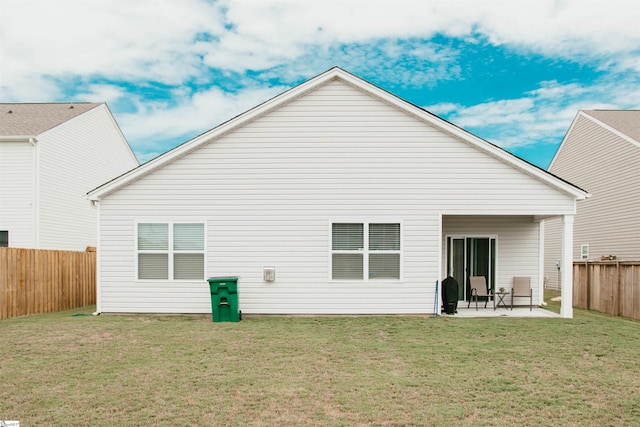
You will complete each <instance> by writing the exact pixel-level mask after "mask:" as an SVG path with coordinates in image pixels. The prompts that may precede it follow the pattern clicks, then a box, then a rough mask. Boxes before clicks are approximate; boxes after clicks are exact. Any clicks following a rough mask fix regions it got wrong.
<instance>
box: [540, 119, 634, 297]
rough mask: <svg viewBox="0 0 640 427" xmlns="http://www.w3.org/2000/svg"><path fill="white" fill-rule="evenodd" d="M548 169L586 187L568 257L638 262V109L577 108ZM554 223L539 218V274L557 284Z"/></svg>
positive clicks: (557, 237) (557, 235)
mask: <svg viewBox="0 0 640 427" xmlns="http://www.w3.org/2000/svg"><path fill="white" fill-rule="evenodd" d="M549 172H551V173H553V174H555V175H557V176H560V177H562V178H564V179H567V180H569V181H571V182H572V183H574V184H576V185H578V186H580V187H581V188H586V189H588V190H589V193H590V194H591V197H590V198H588V199H586V200H583V201H580V202H578V210H577V214H576V218H575V224H574V247H573V255H572V256H573V259H574V260H591V261H593V260H601V259H602V257H607V258H608V257H611V258H613V257H614V256H615V259H617V260H627V261H637V260H640V215H639V212H640V111H623V110H589V111H580V112H578V114H577V115H576V117H575V119H574V120H573V123H572V124H571V127H570V128H569V130H568V132H567V134H566V135H565V137H564V139H563V141H562V144H561V145H560V147H559V148H558V151H557V152H556V155H555V156H554V158H553V160H552V161H551V164H550V165H549ZM559 240H560V224H559V222H558V221H557V220H553V219H552V220H547V221H545V243H546V244H545V247H546V248H545V254H546V256H545V273H544V274H545V278H546V281H547V287H550V288H558V287H559V286H560V284H559V282H561V280H560V278H561V276H562V275H561V271H560V269H558V268H557V265H556V264H557V261H558V260H559V259H560V253H559V252H558V251H557V243H558V241H559Z"/></svg>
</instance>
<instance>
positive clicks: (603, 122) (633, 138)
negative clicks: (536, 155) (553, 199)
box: [547, 110, 640, 170]
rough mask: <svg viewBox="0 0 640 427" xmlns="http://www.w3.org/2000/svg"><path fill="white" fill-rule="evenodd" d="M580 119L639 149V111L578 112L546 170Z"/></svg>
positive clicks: (550, 166) (551, 164)
mask: <svg viewBox="0 0 640 427" xmlns="http://www.w3.org/2000/svg"><path fill="white" fill-rule="evenodd" d="M581 117H582V118H585V119H587V120H589V121H591V122H593V123H595V124H597V125H598V126H600V127H602V128H604V129H606V130H608V131H609V132H612V133H614V134H616V135H618V136H619V137H620V138H622V139H624V140H626V141H628V142H630V143H631V144H633V145H635V146H637V147H638V148H640V110H580V111H578V113H577V114H576V116H575V117H574V118H573V121H572V122H571V126H569V130H567V133H566V134H565V135H564V138H563V139H562V142H561V143H560V146H559V147H558V149H557V150H556V153H555V154H554V155H553V158H552V159H551V162H549V166H548V167H547V169H548V170H551V169H552V167H553V165H554V163H555V161H556V159H557V158H558V155H559V154H560V151H561V150H562V147H563V146H564V144H565V142H566V141H567V139H568V138H569V135H571V133H572V131H573V128H574V127H575V126H576V124H577V123H578V119H579V118H581Z"/></svg>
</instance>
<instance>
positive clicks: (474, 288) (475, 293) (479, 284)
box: [467, 276, 496, 311]
mask: <svg viewBox="0 0 640 427" xmlns="http://www.w3.org/2000/svg"><path fill="white" fill-rule="evenodd" d="M469 283H470V284H471V298H469V304H467V308H469V307H470V306H471V300H473V299H475V301H476V311H477V310H478V297H486V298H487V300H486V301H485V302H484V308H487V303H488V302H489V299H492V300H493V309H494V310H495V308H496V300H495V295H494V294H493V289H488V288H487V279H486V278H485V277H484V276H470V277H469Z"/></svg>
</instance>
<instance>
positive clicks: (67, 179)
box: [0, 103, 138, 250]
mask: <svg viewBox="0 0 640 427" xmlns="http://www.w3.org/2000/svg"><path fill="white" fill-rule="evenodd" d="M136 166H138V161H137V160H136V157H135V156H134V154H133V152H132V151H131V148H130V147H129V144H128V143H127V141H126V139H125V137H124V136H123V135H122V132H121V131H120V128H119V127H118V124H117V123H116V121H115V119H114V118H113V115H112V114H111V112H110V111H109V108H108V107H107V105H106V104H104V103H46V104H3V103H0V246H11V247H22V248H36V249H63V250H85V249H86V248H87V246H95V245H96V229H97V228H96V224H97V210H96V208H95V207H94V206H92V205H91V202H90V201H89V200H88V199H87V192H88V191H89V190H91V189H92V188H95V187H96V186H97V185H99V184H101V183H103V182H105V181H106V180H108V179H111V178H113V177H114V176H117V175H120V174H123V173H124V172H126V171H128V170H131V169H133V168H135V167H136Z"/></svg>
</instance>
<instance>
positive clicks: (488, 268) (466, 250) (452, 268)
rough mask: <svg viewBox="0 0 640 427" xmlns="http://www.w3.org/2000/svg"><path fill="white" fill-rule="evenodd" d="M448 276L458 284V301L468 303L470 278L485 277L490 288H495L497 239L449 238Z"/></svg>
mask: <svg viewBox="0 0 640 427" xmlns="http://www.w3.org/2000/svg"><path fill="white" fill-rule="evenodd" d="M447 257H448V260H447V275H448V276H452V277H453V278H454V279H456V281H457V282H458V285H459V286H458V299H459V300H460V301H468V300H469V297H470V293H471V288H470V286H469V276H484V277H485V278H486V279H487V285H488V286H489V287H490V288H494V286H495V271H496V238H495V237H467V236H455V237H453V236H452V237H447Z"/></svg>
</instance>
